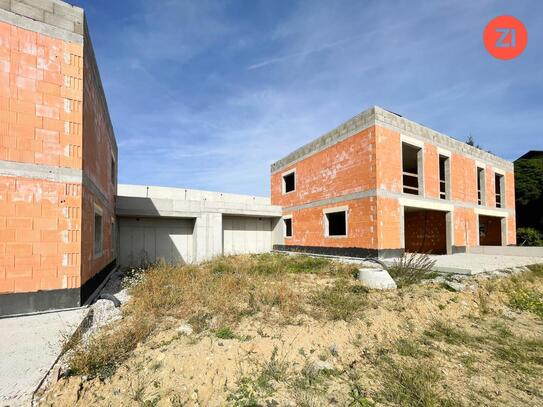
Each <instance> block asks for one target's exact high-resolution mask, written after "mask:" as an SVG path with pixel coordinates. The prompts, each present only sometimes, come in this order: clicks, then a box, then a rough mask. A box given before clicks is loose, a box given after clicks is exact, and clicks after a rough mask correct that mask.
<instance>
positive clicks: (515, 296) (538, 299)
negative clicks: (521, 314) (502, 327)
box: [509, 288, 543, 318]
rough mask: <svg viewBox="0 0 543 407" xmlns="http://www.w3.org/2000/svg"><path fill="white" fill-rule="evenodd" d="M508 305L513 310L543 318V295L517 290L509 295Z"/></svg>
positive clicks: (531, 291)
mask: <svg viewBox="0 0 543 407" xmlns="http://www.w3.org/2000/svg"><path fill="white" fill-rule="evenodd" d="M509 304H510V305H511V307H513V308H515V309H518V310H520V311H528V312H532V313H534V314H536V315H537V316H538V317H540V318H543V294H541V293H539V292H537V291H533V290H526V289H522V288H519V289H517V290H515V291H513V292H512V293H511V296H510V303H509Z"/></svg>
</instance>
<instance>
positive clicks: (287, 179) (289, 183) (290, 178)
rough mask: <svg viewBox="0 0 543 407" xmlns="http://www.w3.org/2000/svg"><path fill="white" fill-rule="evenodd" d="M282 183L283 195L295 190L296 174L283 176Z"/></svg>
mask: <svg viewBox="0 0 543 407" xmlns="http://www.w3.org/2000/svg"><path fill="white" fill-rule="evenodd" d="M283 182H284V183H285V193H286V192H291V191H294V190H295V189H296V174H295V173H293V172H291V173H290V174H287V175H285V176H283Z"/></svg>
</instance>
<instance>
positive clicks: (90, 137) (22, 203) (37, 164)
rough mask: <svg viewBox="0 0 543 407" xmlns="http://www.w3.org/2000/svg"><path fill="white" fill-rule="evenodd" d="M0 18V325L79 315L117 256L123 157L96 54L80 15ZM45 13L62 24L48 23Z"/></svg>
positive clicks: (15, 13)
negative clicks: (54, 312)
mask: <svg viewBox="0 0 543 407" xmlns="http://www.w3.org/2000/svg"><path fill="white" fill-rule="evenodd" d="M0 8H1V9H3V10H1V13H0V20H2V21H0V293H2V294H4V295H0V315H2V314H9V313H18V312H29V311H39V310H42V309H49V308H59V307H60V308H62V307H69V306H75V305H78V304H80V302H81V299H82V293H83V288H84V287H86V286H87V284H86V282H87V281H89V279H90V278H91V277H93V276H95V275H97V273H99V272H100V271H101V270H105V268H107V266H108V265H110V264H112V262H113V260H114V256H115V255H114V252H113V250H112V244H111V236H112V231H111V226H110V225H111V223H112V220H113V219H114V207H115V200H114V195H115V188H116V173H115V174H113V175H114V177H115V179H114V180H113V181H112V179H111V178H112V172H111V159H112V157H113V158H114V159H115V161H116V154H117V147H116V145H115V139H114V134H113V130H112V127H111V122H110V120H109V114H108V112H107V105H106V104H105V97H104V95H103V89H102V87H101V82H100V78H99V75H98V73H97V72H98V71H97V67H96V62H95V59H94V53H93V52H92V46H91V45H90V38H89V36H88V33H87V32H85V35H83V31H82V27H83V21H84V17H83V11H82V10H81V9H78V8H74V7H72V6H70V5H68V4H65V3H61V2H58V1H53V2H51V1H49V0H43V1H41V2H35V3H32V4H30V3H29V5H28V7H27V8H24V9H21V8H14V9H13V10H12V4H11V3H9V2H8V4H4V3H0ZM45 9H47V10H49V9H50V10H54V13H53V14H55V15H56V16H57V17H58V18H57V19H55V20H54V22H46V21H45V20H46V19H45V14H44V13H45V11H44V10H45ZM25 13H26V14H25ZM28 13H30V14H32V15H31V16H27V14H28ZM40 15H41V16H42V17H43V18H39V17H40ZM27 17H30V18H27ZM55 23H58V24H60V26H55V25H54V24H55ZM70 25H71V27H72V29H69V27H70ZM80 30H81V31H80ZM84 85H85V86H84ZM84 117H85V120H83V118H84ZM85 149H87V151H85ZM106 150H107V154H106V153H105V152H104V151H106ZM106 177H109V178H107V179H106ZM95 205H100V206H101V207H103V209H104V210H103V220H104V225H103V230H104V232H103V233H104V235H103V247H104V250H103V253H102V255H101V256H92V253H93V252H92V250H93V248H92V244H93V236H94V230H93V221H94V206H95ZM92 286H93V287H94V286H96V284H95V283H93V284H92ZM91 288H92V287H91ZM86 291H87V293H88V290H86Z"/></svg>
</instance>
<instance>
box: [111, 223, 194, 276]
mask: <svg viewBox="0 0 543 407" xmlns="http://www.w3.org/2000/svg"><path fill="white" fill-rule="evenodd" d="M193 234H194V219H173V218H120V219H119V236H120V240H121V242H122V244H121V245H120V246H119V263H120V264H121V265H122V266H137V265H140V264H145V263H154V262H157V261H164V262H166V263H170V264H171V263H181V264H185V263H192V262H193V252H194V242H193Z"/></svg>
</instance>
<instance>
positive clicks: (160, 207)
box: [116, 184, 282, 217]
mask: <svg viewBox="0 0 543 407" xmlns="http://www.w3.org/2000/svg"><path fill="white" fill-rule="evenodd" d="M116 213H117V214H118V215H119V216H168V217H197V216H199V215H200V214H202V213H222V214H227V215H243V216H258V217H280V216H281V213H282V209H281V207H280V206H276V205H271V204H270V203H269V198H264V197H253V196H249V195H237V194H226V193H221V192H211V191H198V190H190V189H181V188H166V187H154V186H145V185H126V184H121V185H119V186H118V196H117V208H116Z"/></svg>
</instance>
